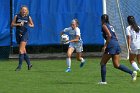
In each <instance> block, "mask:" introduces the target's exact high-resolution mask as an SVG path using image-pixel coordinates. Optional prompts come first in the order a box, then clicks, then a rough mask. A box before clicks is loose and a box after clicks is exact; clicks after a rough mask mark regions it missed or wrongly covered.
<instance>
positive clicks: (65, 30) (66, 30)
mask: <svg viewBox="0 0 140 93" xmlns="http://www.w3.org/2000/svg"><path fill="white" fill-rule="evenodd" d="M69 30H70V27H69V28H65V29H64V30H63V31H62V32H61V33H60V35H63V34H65V33H66V32H68V31H69Z"/></svg>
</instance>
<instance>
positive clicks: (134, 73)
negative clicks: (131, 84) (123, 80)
mask: <svg viewBox="0 0 140 93" xmlns="http://www.w3.org/2000/svg"><path fill="white" fill-rule="evenodd" d="M132 80H133V81H136V80H137V71H133V73H132Z"/></svg>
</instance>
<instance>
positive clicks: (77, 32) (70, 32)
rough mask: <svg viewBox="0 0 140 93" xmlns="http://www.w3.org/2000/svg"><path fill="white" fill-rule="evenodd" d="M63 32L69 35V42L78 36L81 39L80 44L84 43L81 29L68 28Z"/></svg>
mask: <svg viewBox="0 0 140 93" xmlns="http://www.w3.org/2000/svg"><path fill="white" fill-rule="evenodd" d="M63 31H64V32H66V33H68V35H69V40H73V39H75V38H76V36H77V35H78V36H79V37H80V38H79V41H78V42H82V39H81V33H80V29H79V28H78V27H76V28H75V29H72V27H68V28H65V29H64V30H63ZM78 42H72V43H78Z"/></svg>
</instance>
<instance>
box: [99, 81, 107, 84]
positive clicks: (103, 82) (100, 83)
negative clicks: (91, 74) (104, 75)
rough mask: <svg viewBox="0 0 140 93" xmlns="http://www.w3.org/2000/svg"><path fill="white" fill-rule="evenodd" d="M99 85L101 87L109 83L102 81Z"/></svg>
mask: <svg viewBox="0 0 140 93" xmlns="http://www.w3.org/2000/svg"><path fill="white" fill-rule="evenodd" d="M98 84H99V85H106V84H107V82H102V81H100V82H98Z"/></svg>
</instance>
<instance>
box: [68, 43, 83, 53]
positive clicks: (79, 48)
mask: <svg viewBox="0 0 140 93" xmlns="http://www.w3.org/2000/svg"><path fill="white" fill-rule="evenodd" d="M69 47H72V48H74V49H75V50H76V52H82V51H83V44H82V43H80V42H79V43H70V45H69Z"/></svg>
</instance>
